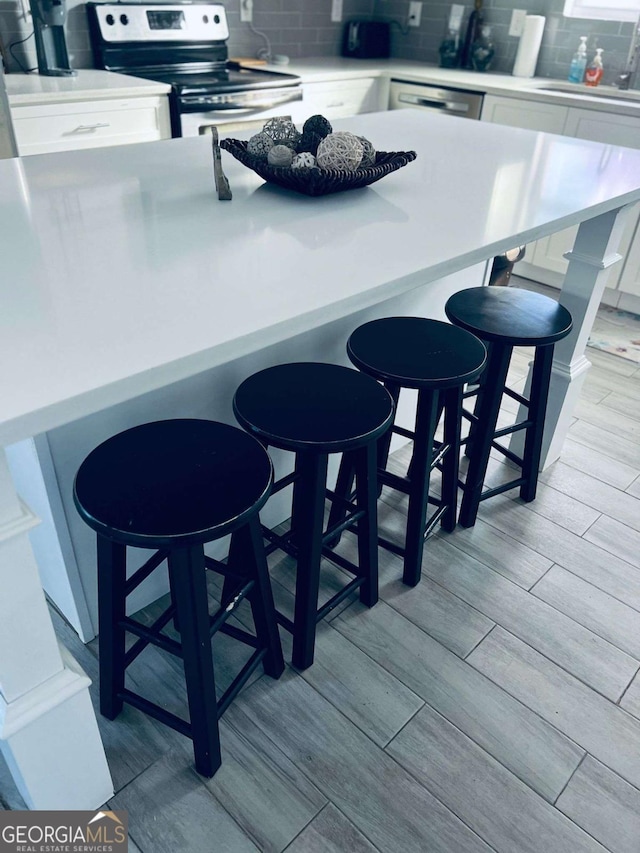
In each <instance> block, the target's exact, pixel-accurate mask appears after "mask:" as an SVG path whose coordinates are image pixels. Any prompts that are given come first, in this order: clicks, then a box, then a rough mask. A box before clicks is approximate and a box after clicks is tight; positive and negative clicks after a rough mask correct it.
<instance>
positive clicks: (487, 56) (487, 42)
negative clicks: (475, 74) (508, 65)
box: [471, 26, 496, 71]
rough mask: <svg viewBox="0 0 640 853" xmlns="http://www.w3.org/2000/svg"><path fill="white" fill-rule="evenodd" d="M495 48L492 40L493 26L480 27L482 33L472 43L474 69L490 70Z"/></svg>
mask: <svg viewBox="0 0 640 853" xmlns="http://www.w3.org/2000/svg"><path fill="white" fill-rule="evenodd" d="M495 52H496V51H495V48H494V46H493V42H492V41H491V27H487V26H483V27H480V33H479V35H478V36H477V37H476V40H475V41H474V43H473V44H472V45H471V65H472V66H473V70H474V71H488V70H489V68H490V67H491V63H492V61H493V57H494V55H495Z"/></svg>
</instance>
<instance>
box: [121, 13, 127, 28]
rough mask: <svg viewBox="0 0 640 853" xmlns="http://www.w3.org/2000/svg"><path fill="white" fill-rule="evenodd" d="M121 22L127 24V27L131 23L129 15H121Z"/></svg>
mask: <svg viewBox="0 0 640 853" xmlns="http://www.w3.org/2000/svg"><path fill="white" fill-rule="evenodd" d="M120 23H121V24H123V26H125V27H126V26H127V24H128V23H129V17H128V15H120Z"/></svg>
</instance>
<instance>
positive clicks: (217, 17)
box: [213, 15, 220, 24]
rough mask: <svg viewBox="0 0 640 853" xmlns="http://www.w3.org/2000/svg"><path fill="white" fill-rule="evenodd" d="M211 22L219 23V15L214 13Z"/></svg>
mask: <svg viewBox="0 0 640 853" xmlns="http://www.w3.org/2000/svg"><path fill="white" fill-rule="evenodd" d="M213 23H214V24H219V23H220V15H214V16H213Z"/></svg>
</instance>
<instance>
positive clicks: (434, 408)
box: [329, 317, 487, 586]
mask: <svg viewBox="0 0 640 853" xmlns="http://www.w3.org/2000/svg"><path fill="white" fill-rule="evenodd" d="M347 354H348V356H349V359H350V360H351V362H352V363H353V364H355V366H356V367H357V368H359V369H360V370H362V371H363V373H366V374H367V375H369V376H371V377H373V378H374V379H377V380H378V381H379V382H382V383H384V387H385V388H386V389H387V391H388V392H389V393H390V394H391V397H392V399H393V401H394V403H395V404H396V407H397V403H398V399H399V398H400V394H401V392H402V390H403V389H416V390H417V391H418V400H417V407H416V419H415V430H414V431H409V430H406V429H403V428H402V427H400V426H397V427H395V426H394V427H392V428H391V430H390V431H389V432H388V433H386V435H384V436H383V437H382V438H381V439H380V441H379V442H378V483H379V488H380V490H381V489H382V486H387V487H390V488H392V489H395V490H396V491H399V492H401V493H402V494H405V495H408V497H409V504H408V507H407V518H406V530H405V536H404V547H403V546H401V545H399V544H398V543H397V542H392V541H390V540H389V539H387V538H385V537H384V536H380V535H378V544H379V545H381V546H382V547H383V548H386V549H387V550H388V551H391V552H392V553H393V554H397V555H399V556H401V557H403V558H404V567H403V577H402V579H403V581H404V583H406V584H407V585H408V586H416V584H417V583H418V582H419V580H420V576H421V571H422V555H423V550H424V543H425V539H426V538H427V536H428V535H429V534H430V533H432V532H433V531H434V530H435V528H436V527H437V525H438V524H440V526H441V527H442V529H443V530H446V531H448V532H451V531H453V530H454V529H455V526H456V520H457V519H456V517H457V495H458V468H459V457H460V424H461V417H462V414H461V413H462V395H463V390H464V386H465V385H466V384H467V383H468V382H474V381H476V380H477V378H478V376H479V375H480V372H481V371H482V369H483V367H484V365H485V363H486V360H487V351H486V349H485V347H484V344H482V343H481V342H480V341H479V340H478V339H477V338H476V337H475V336H474V335H471V334H469V332H466V331H465V330H464V329H459V328H457V327H456V326H453V325H451V323H442V322H440V321H439V320H427V319H424V318H423V317H388V318H384V319H382V320H372V321H371V322H369V323H365V324H364V325H363V326H359V327H358V328H357V329H356V330H355V332H353V333H352V335H351V337H350V338H349V341H348V343H347ZM443 412H444V434H443V438H442V441H436V440H435V432H436V429H437V426H438V421H439V420H440V417H441V415H442V413H443ZM393 433H396V434H397V435H402V436H404V437H405V438H411V439H412V442H413V448H412V453H411V462H410V464H409V468H408V471H407V475H406V476H404V477H399V476H398V475H397V474H396V473H394V472H393V470H392V469H391V468H389V467H388V459H389V450H390V447H391V439H392V434H393ZM437 470H439V471H440V472H441V477H440V483H441V489H440V494H439V496H437V497H436V495H435V494H433V495H430V494H429V481H430V478H431V474H432V473H434V474H435V473H437ZM352 482H353V463H352V461H351V460H350V458H349V456H348V455H345V456H343V457H342V462H341V463H340V473H339V475H338V483H337V485H336V493H337V494H338V495H341V496H342V497H345V496H346V495H348V494H349V493H350V491H351V488H352ZM430 505H431V506H435V510H433V511H430V510H429V506H430ZM343 516H344V511H341V509H340V504H338V503H334V505H333V508H332V509H331V512H330V514H329V526H331V524H332V522H333V523H337V522H338V521H340V519H341V518H342V517H343Z"/></svg>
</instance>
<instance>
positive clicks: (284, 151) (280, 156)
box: [267, 145, 295, 167]
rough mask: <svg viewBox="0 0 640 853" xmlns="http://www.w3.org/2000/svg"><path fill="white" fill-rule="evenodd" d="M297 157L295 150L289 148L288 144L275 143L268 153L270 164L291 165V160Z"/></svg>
mask: <svg viewBox="0 0 640 853" xmlns="http://www.w3.org/2000/svg"><path fill="white" fill-rule="evenodd" d="M294 157H295V151H292V150H291V148H287V146H286V145H274V146H273V148H271V149H269V153H268V154H267V162H268V163H269V165H270V166H287V167H288V166H290V165H291V161H292V160H293V158H294Z"/></svg>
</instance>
